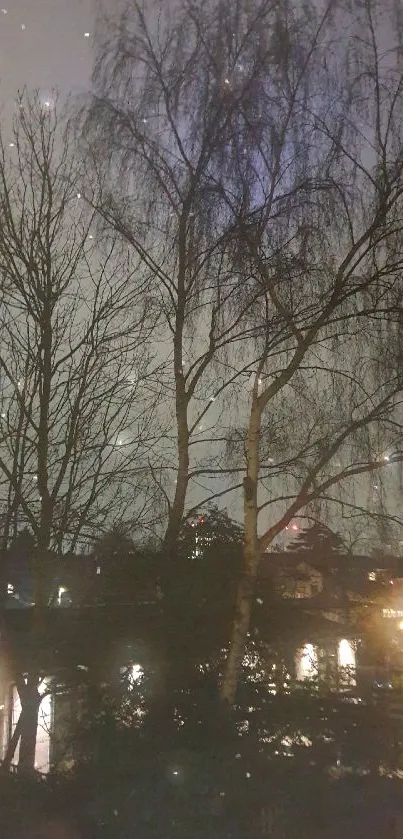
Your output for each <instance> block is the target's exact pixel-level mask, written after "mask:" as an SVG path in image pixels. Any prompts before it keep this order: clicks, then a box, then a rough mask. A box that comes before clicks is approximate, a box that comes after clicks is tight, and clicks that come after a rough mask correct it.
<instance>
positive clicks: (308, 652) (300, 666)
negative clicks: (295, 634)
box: [295, 644, 318, 682]
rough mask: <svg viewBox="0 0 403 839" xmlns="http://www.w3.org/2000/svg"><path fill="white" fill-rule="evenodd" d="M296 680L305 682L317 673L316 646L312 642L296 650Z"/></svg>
mask: <svg viewBox="0 0 403 839" xmlns="http://www.w3.org/2000/svg"><path fill="white" fill-rule="evenodd" d="M295 668H296V678H297V682H306V681H308V680H309V679H313V678H315V676H317V673H318V648H317V647H315V646H314V645H313V644H304V646H303V647H302V648H301V649H300V650H297V653H296V657H295Z"/></svg>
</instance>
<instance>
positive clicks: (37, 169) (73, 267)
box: [0, 94, 158, 764]
mask: <svg viewBox="0 0 403 839" xmlns="http://www.w3.org/2000/svg"><path fill="white" fill-rule="evenodd" d="M94 234H95V231H94V217H93V213H88V210H87V208H86V207H85V206H84V204H83V202H82V200H81V196H80V194H79V193H77V173H76V168H75V160H74V150H73V149H72V148H71V147H70V144H69V138H68V137H67V138H66V139H64V138H63V134H62V131H61V123H60V121H59V120H58V117H57V114H56V111H55V110H50V109H48V108H46V107H43V106H42V104H41V102H40V100H39V98H38V97H33V98H29V97H28V96H26V95H25V94H24V95H22V97H21V98H20V100H19V102H18V110H17V115H16V117H15V121H14V126H13V133H12V139H11V140H9V141H8V142H6V139H5V137H4V136H3V137H2V138H1V140H0V276H1V286H2V295H1V304H0V324H1V348H0V381H1V394H0V402H1V405H0V407H1V420H0V423H1V424H0V433H1V450H0V476H1V493H2V502H3V520H2V538H3V547H4V548H6V546H7V544H8V541H9V538H10V536H12V535H13V534H15V532H16V531H17V530H18V529H19V528H20V527H21V525H22V524H24V525H25V526H28V527H29V528H30V530H31V531H32V534H33V536H34V540H35V546H36V547H35V559H34V605H35V614H36V615H37V619H38V620H37V629H38V632H37V636H36V641H37V642H38V643H39V642H40V638H39V629H40V628H41V626H40V624H41V614H42V613H43V607H45V606H46V605H47V600H46V587H45V576H46V568H47V565H48V559H49V552H50V551H54V550H56V551H58V552H60V551H62V550H63V549H66V548H70V549H71V548H73V549H74V547H75V546H76V545H77V544H78V543H79V540H83V539H89V538H91V537H93V536H94V534H96V533H99V532H100V531H102V530H103V529H105V528H106V527H108V526H110V524H111V523H112V522H113V521H117V520H119V519H122V518H123V519H124V518H130V519H131V520H132V522H133V523H135V522H136V517H138V518H140V520H141V516H142V515H144V514H145V511H146V509H147V508H148V506H149V505H151V504H153V505H154V506H153V514H154V516H155V499H153V498H151V497H150V493H149V482H148V474H149V470H148V465H147V462H148V458H149V452H150V450H152V447H153V444H154V442H155V440H154V437H153V431H152V427H153V421H154V419H153V411H152V407H153V405H154V404H155V401H156V398H157V395H158V394H157V389H156V385H155V383H154V379H150V378H149V374H150V371H151V369H152V368H151V364H152V359H151V350H150V344H149V336H150V332H152V330H153V328H154V325H155V316H154V312H153V309H152V307H151V306H150V303H149V301H148V298H147V293H146V290H147V281H148V278H147V276H146V275H145V273H144V271H143V270H142V271H140V270H139V267H138V265H137V264H132V263H131V261H130V259H129V258H128V257H127V256H125V255H124V254H123V252H122V250H121V249H118V248H117V247H116V243H115V241H114V240H113V238H111V237H109V239H108V240H106V241H104V242H101V241H97V239H96V237H95V235H94ZM33 666H34V665H33ZM38 681H39V674H38V673H37V672H36V671H35V672H33V673H32V675H31V674H30V677H29V681H28V683H27V684H25V683H24V681H23V680H20V682H21V700H22V702H23V714H24V708H25V710H26V714H27V725H26V726H25V724H24V721H23V722H22V723H21V731H22V735H23V734H24V731H25V729H27V731H26V732H25V733H26V738H25V740H24V737H23V741H24V742H22V743H21V749H20V758H21V760H23V761H24V762H25V763H28V764H29V763H31V764H32V762H33V755H34V751H35V731H36V729H35V726H34V727H33V726H32V719H33V718H34V717H35V719H36V717H37V710H38V703H39V701H40V697H39V693H38V689H37V688H38ZM30 688H32V690H29V689H30ZM27 693H29V697H28V696H27ZM35 708H36V712H35V713H34V710H35ZM24 719H25V718H24Z"/></svg>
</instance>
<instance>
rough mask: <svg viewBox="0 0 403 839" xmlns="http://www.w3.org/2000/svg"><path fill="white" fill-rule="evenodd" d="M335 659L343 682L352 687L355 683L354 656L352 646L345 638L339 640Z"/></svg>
mask: <svg viewBox="0 0 403 839" xmlns="http://www.w3.org/2000/svg"><path fill="white" fill-rule="evenodd" d="M337 661H338V665H339V668H340V671H341V675H342V677H343V682H344V684H345V685H346V686H349V687H353V686H354V685H355V684H356V678H355V677H356V657H355V650H354V647H353V645H352V643H351V641H348V640H347V638H343V639H342V640H341V641H339V646H338V651H337Z"/></svg>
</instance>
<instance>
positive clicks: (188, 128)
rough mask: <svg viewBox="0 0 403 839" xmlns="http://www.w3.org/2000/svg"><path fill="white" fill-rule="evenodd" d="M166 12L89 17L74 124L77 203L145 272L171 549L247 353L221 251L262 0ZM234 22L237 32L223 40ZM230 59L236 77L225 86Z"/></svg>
mask: <svg viewBox="0 0 403 839" xmlns="http://www.w3.org/2000/svg"><path fill="white" fill-rule="evenodd" d="M271 5H272V6H273V8H274V3H273V4H271ZM158 10H159V11H158ZM171 11H172V14H173V17H172V20H169V15H167V14H166V12H167V6H166V4H165V3H163V4H161V5H160V6H159V7H158V9H157V11H156V10H155V9H154V10H153V12H150V14H149V15H148V16H147V15H146V14H145V12H144V11H143V7H142V5H141V3H137V2H134V3H131V4H128V5H127V8H126V11H125V13H124V14H123V15H122V16H121V17H120V18H116V17H115V16H112V19H110V18H108V19H107V20H106V21H103V22H100V24H99V31H98V39H97V60H96V65H95V71H94V79H93V83H94V90H95V94H94V96H93V97H92V99H91V101H90V102H89V103H88V102H87V103H85V106H84V108H83V112H82V118H83V125H81V128H82V132H81V133H82V136H83V137H84V138H85V145H84V152H85V155H86V160H87V165H88V167H89V175H90V177H89V179H88V186H87V187H86V196H87V198H88V200H89V202H90V203H91V204H92V206H95V207H96V208H97V209H98V211H99V213H100V214H101V215H102V217H103V219H104V221H105V224H106V226H107V228H108V227H112V228H113V229H114V230H115V231H117V232H118V233H119V234H120V235H121V237H122V238H123V240H124V241H125V242H127V243H128V244H129V245H130V246H131V247H132V249H133V250H134V251H135V253H136V254H137V255H138V257H140V259H141V261H142V263H143V265H144V266H145V268H146V269H147V270H148V271H150V272H151V273H152V274H153V275H154V276H153V281H152V284H151V287H150V293H151V294H152V297H153V300H154V303H155V305H156V306H157V307H158V308H159V311H160V312H161V314H162V320H163V323H164V328H163V329H162V331H161V334H160V342H161V352H163V353H164V354H166V357H167V359H168V365H167V368H166V371H165V373H166V375H165V378H164V385H165V394H166V402H165V405H164V410H165V411H166V410H167V406H168V408H169V410H172V414H173V426H172V431H171V434H170V435H167V438H166V444H165V448H160V450H159V452H158V462H157V463H156V465H155V468H154V475H155V478H156V481H158V484H159V486H160V489H161V491H162V493H163V495H164V497H165V502H166V508H167V514H168V516H167V517H168V524H167V529H166V533H165V539H164V543H165V549H166V553H167V554H168V555H171V556H172V555H174V553H175V543H176V540H177V537H178V533H179V529H180V526H181V522H182V519H183V516H184V513H185V511H186V503H188V505H189V504H191V503H192V502H193V503H195V502H197V503H200V501H201V499H202V498H203V495H205V494H206V489H205V487H204V483H203V482H204V481H205V480H206V481H207V493H208V494H209V493H212V494H213V495H214V493H215V491H217V488H216V487H215V486H214V480H215V478H217V477H218V478H219V479H220V480H221V479H222V477H223V476H224V481H225V482H227V478H228V477H229V476H230V475H232V474H234V473H236V472H237V471H238V470H237V469H234V470H231V469H228V470H227V471H226V470H225V468H224V463H223V462H222V443H223V440H224V436H223V435H222V434H221V429H222V428H225V420H224V425H223V414H224V415H225V410H224V406H223V404H222V401H221V399H220V397H221V396H222V394H223V393H224V392H225V391H226V389H227V388H228V386H229V385H230V383H231V382H232V381H233V379H234V378H235V379H238V377H239V376H240V375H242V374H245V375H246V376H247V377H248V378H249V376H250V374H251V370H252V369H253V366H252V367H251V365H250V362H249V361H248V363H247V364H246V365H245V369H244V370H243V371H241V370H239V369H238V366H237V367H236V369H232V368H231V365H230V363H229V359H228V354H229V349H230V347H232V346H234V345H236V346H238V345H239V344H240V342H243V341H244V340H247V339H248V338H249V337H251V336H253V334H254V326H253V324H251V323H250V322H246V320H245V317H244V315H245V312H246V311H247V310H249V309H250V306H251V298H250V295H249V294H244V292H243V276H241V274H240V272H239V270H236V269H234V261H233V259H232V258H231V257H230V253H231V251H232V239H233V237H234V235H235V234H236V231H235V219H236V218H237V216H238V215H239V213H240V212H241V208H242V206H243V203H244V201H245V195H244V194H243V190H244V183H243V181H242V178H241V177H240V174H241V173H240V172H239V166H238V162H237V161H235V159H234V158H232V159H230V158H228V161H227V148H228V144H229V143H230V142H231V138H233V137H234V136H235V131H236V123H237V120H238V115H239V113H240V112H241V111H242V112H245V113H248V114H249V115H250V117H251V118H252V115H253V111H254V108H255V103H254V100H253V92H254V84H255V81H256V78H255V76H256V72H255V70H254V69H253V68H254V67H255V65H257V63H258V56H259V54H260V53H261V52H262V51H264V49H265V47H264V37H265V36H264V8H263V4H260V5H259V6H257V7H256V9H253V10H252V11H250V12H249V13H248V14H247V15H246V18H245V20H244V19H243V17H242V14H241V13H242V4H241V3H240V2H238V3H235V7H234V9H233V10H232V11H231V13H230V14H229V13H228V9H227V8H226V4H222V3H221V4H217V3H213V4H209V3H206V4H203V5H202V6H200V4H194V3H191V2H184V3H183V4H180V5H179V6H178V7H177V8H176V9H174V8H172V10H171ZM237 15H238V16H239V15H241V17H242V27H243V30H244V31H243V33H241V29H240V26H241V21H238V22H237V21H236V17H237ZM233 25H235V27H236V28H237V30H238V33H239V34H242V37H243V39H244V42H243V45H242V44H241V42H237V43H236V44H235V43H234V44H233V43H232V42H231V38H230V31H232V30H231V27H232V26H233ZM242 49H243V50H244V52H245V54H246V56H247V61H248V62H250V63H251V65H252V69H251V71H250V72H249V71H248V72H247V73H246V68H243V67H242V66H241V63H240V62H238V57H239V55H240V52H241V51H242ZM229 62H230V63H231V64H235V66H236V69H235V72H237V73H238V74H239V77H240V80H242V82H241V83H240V84H239V86H238V91H237V94H236V95H234V93H233V91H232V89H231V84H230V80H229V78H228V74H229V72H230V68H229ZM239 140H240V143H242V138H241V137H240V138H239ZM244 142H246V140H244ZM94 183H96V188H95V189H94V188H92V186H91V185H92V184H94ZM229 197H230V198H231V200H229ZM258 294H260V292H258ZM231 480H232V478H231ZM209 481H210V484H209ZM211 482H213V483H211ZM225 485H226V483H225ZM222 488H223V485H222V484H221V485H220V489H222Z"/></svg>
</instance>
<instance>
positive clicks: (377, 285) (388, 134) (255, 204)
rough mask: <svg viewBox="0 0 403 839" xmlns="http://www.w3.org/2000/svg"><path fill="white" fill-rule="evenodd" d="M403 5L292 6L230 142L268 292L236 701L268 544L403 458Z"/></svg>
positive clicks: (249, 398) (261, 317) (248, 236)
mask: <svg viewBox="0 0 403 839" xmlns="http://www.w3.org/2000/svg"><path fill="white" fill-rule="evenodd" d="M393 8H394V7H393V4H391V5H390V7H388V9H387V10H385V8H384V6H382V8H381V6H380V5H379V4H378V3H376V2H372V0H364V2H362V3H361V4H356V5H355V6H354V9H352V11H349V9H348V8H347V7H346V6H345V4H338V3H330V4H328V6H327V7H326V8H325V10H324V12H323V13H322V15H321V16H319V14H318V13H317V12H315V11H314V9H313V8H311V10H310V14H309V15H306V14H305V12H306V9H305V8H304V16H303V17H302V16H301V13H300V11H299V9H298V6H297V4H293V3H290V4H284V6H283V8H282V10H281V13H279V15H278V16H277V17H276V19H275V21H271V34H272V36H273V37H272V44H273V47H272V50H273V52H272V58H273V60H272V66H271V68H270V72H269V73H266V74H265V75H264V78H263V79H262V87H261V102H262V105H261V110H262V117H261V120H260V122H259V123H256V124H255V132H254V134H253V133H252V132H251V133H250V135H249V145H248V161H247V162H246V164H245V163H244V161H243V160H242V158H240V157H239V155H238V150H237V148H236V147H235V145H232V147H231V151H230V153H232V154H234V156H236V157H237V159H238V160H239V161H240V164H239V165H240V168H241V169H242V170H243V178H244V181H245V183H247V184H248V187H249V200H248V202H246V203H245V207H244V208H243V212H242V214H241V215H240V216H239V219H238V225H237V230H238V253H237V264H239V262H242V263H244V264H245V269H244V272H243V273H244V275H245V276H249V277H251V278H253V283H254V284H255V285H256V286H257V287H258V288H259V289H260V291H261V295H260V297H259V309H258V311H256V310H255V312H254V317H255V324H256V336H257V337H256V341H255V343H254V346H253V348H251V347H250V348H249V350H250V352H251V353H256V350H257V358H258V361H257V363H256V367H255V375H254V378H253V380H252V383H251V392H250V393H249V394H247V395H245V398H244V399H243V405H242V409H241V414H243V416H245V413H243V411H245V412H246V414H247V415H248V422H247V426H246V428H245V430H244V433H243V434H241V435H239V432H238V433H237V434H235V435H233V443H235V448H236V447H237V441H238V440H239V439H241V440H242V451H240V447H239V444H238V460H239V455H240V456H241V457H242V456H243V454H244V460H245V477H244V481H243V486H244V491H243V502H244V524H245V550H244V559H245V561H244V575H243V578H242V580H241V582H240V586H239V591H238V598H237V609H236V617H235V620H234V626H233V631H232V638H231V644H230V651H229V656H228V658H227V662H226V669H225V673H224V677H223V681H222V686H221V695H222V697H223V699H225V700H227V701H228V702H229V703H232V702H233V701H234V698H235V692H236V685H237V679H238V675H239V672H240V668H241V664H242V658H243V654H244V646H245V639H246V637H247V633H248V629H249V624H250V614H251V606H252V601H253V588H254V581H255V578H256V575H257V569H258V562H259V557H260V556H261V554H262V552H263V551H265V550H266V549H267V548H268V546H269V545H270V544H271V543H272V541H273V539H274V538H275V537H276V536H277V535H278V534H279V533H280V532H281V531H283V530H284V528H285V527H286V526H287V525H289V524H290V522H291V521H292V519H293V518H294V516H296V515H303V514H304V513H305V514H307V513H308V514H309V512H310V510H311V508H312V505H313V504H315V505H317V504H318V502H320V501H323V502H325V503H326V504H327V505H330V508H333V510H334V508H335V506H337V505H342V507H343V508H344V509H350V510H353V509H354V510H359V508H360V507H361V509H363V508H365V501H364V500H363V496H364V488H365V485H366V480H365V476H366V475H367V476H369V477H371V476H373V475H378V474H379V471H380V470H382V469H383V470H384V469H385V468H388V469H390V468H391V464H392V462H394V463H398V462H400V461H401V459H402V432H403V426H402V405H401V402H402V385H403V379H402V373H401V364H402V349H403V347H402V331H401V327H402V320H401V301H402V292H403V287H402V281H401V272H402V267H403V250H402V242H403V237H402V234H403V202H402V196H403V132H402V125H403V74H402V63H401V60H402V57H403V49H402V42H401V41H400V39H399V27H398V21H396V26H395V30H394V33H395V34H394V38H395V41H394V42H393V43H392V45H391V38H392V35H391V33H390V32H389V33H388V32H387V31H386V37H387V38H388V42H387V43H388V45H389V49H387V50H385V48H384V45H383V44H382V39H383V38H385V28H386V30H387V28H388V26H389V24H390V20H393ZM386 11H387V15H386V17H385V14H384V13H385V12H386ZM342 15H343V18H342V17H341V16H342ZM269 31H270V29H269ZM274 39H275V40H274ZM275 44H276V45H277V51H276V49H275V48H274V45H275ZM242 118H243V115H242ZM246 352H247V346H246V345H244V347H243V354H244V358H243V361H244V360H245V354H246ZM246 406H247V407H246ZM232 454H233V455H234V451H233V452H232ZM371 484H372V489H373V491H375V492H377V491H378V489H379V487H378V486H377V483H376V481H375V482H374V478H373V477H372V480H371ZM374 484H375V485H374ZM357 495H358V500H357ZM359 499H361V501H360V500H359ZM375 512H376V511H375Z"/></svg>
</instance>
